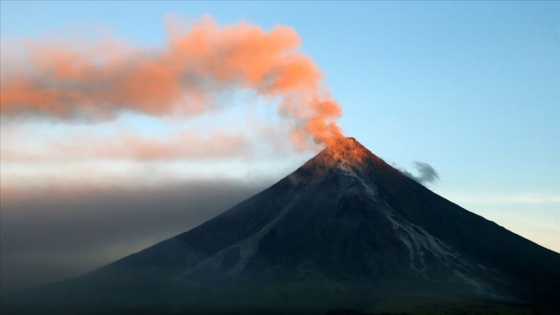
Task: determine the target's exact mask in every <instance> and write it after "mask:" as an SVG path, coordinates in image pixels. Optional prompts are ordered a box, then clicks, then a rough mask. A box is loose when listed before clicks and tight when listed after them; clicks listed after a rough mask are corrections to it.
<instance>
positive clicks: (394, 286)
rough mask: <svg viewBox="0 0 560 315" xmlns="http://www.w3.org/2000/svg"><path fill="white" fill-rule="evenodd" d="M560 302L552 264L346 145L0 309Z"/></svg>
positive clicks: (555, 258) (550, 306)
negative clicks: (185, 225) (209, 215)
mask: <svg viewBox="0 0 560 315" xmlns="http://www.w3.org/2000/svg"><path fill="white" fill-rule="evenodd" d="M559 300H560V254H558V253H555V252H553V251H550V250H548V249H545V248H543V247H541V246H539V245H537V244H535V243H533V242H531V241H528V240H526V239H524V238H522V237H520V236H518V235H516V234H514V233H512V232H510V231H508V230H506V229H504V228H503V227H501V226H499V225H497V224H495V223H493V222H491V221H488V220H486V219H484V218H482V217H480V216H478V215H475V214H473V213H471V212H469V211H467V210H465V209H463V208H461V207H459V206H457V205H455V204H453V203H452V202H449V201H448V200H446V199H444V198H442V197H440V196H438V195H436V194H435V193H433V192H431V191H430V190H428V189H427V188H425V187H424V186H422V185H420V184H419V183H417V182H416V181H414V180H412V179H410V178H408V177H406V176H404V175H403V174H402V173H401V172H400V171H398V170H396V169H394V168H393V167H391V166H390V165H388V164H387V163H385V162H384V161H383V160H381V159H380V158H378V157H377V156H375V155H374V154H373V153H371V152H370V151H369V150H367V149H366V148H364V147H363V146H362V145H361V144H360V143H359V142H358V141H356V140H355V139H353V138H342V139H340V140H338V141H337V142H335V143H333V144H332V145H331V146H330V147H328V148H326V149H324V150H323V151H322V152H321V153H319V154H318V155H317V156H315V157H314V158H312V159H311V160H309V161H308V162H307V163H305V164H304V165H303V166H302V167H300V168H299V169H297V170H296V171H295V172H293V173H292V174H290V175H288V176H287V177H285V178H283V179H282V180H280V181H279V182H278V183H276V184H274V185H273V186H271V187H270V188H268V189H266V190H264V191H263V192H261V193H259V194H257V195H255V196H253V197H252V198H250V199H247V200H245V201H243V202H241V203H240V204H238V205H236V206H235V207H233V208H231V209H229V210H228V211H226V212H224V213H222V214H221V215H219V216H217V217H215V218H214V219H212V220H209V221H207V222H206V223H204V224H202V225H200V226H198V227H196V228H194V229H192V230H190V231H188V232H185V233H183V234H180V235H178V236H176V237H173V238H171V239H168V240H166V241H163V242H161V243H158V244H156V245H154V246H152V247H150V248H147V249H145V250H143V251H141V252H139V253H136V254H133V255H130V256H128V257H125V258H123V259H121V260H119V261H117V262H114V263H112V264H110V265H107V266H105V267H103V268H101V269H99V270H96V271H94V272H92V273H89V274H86V275H84V276H81V277H78V278H74V279H70V280H67V281H63V282H60V283H56V284H51V285H48V286H45V287H42V288H39V289H36V290H34V291H31V292H28V293H27V295H26V296H25V297H21V296H20V297H18V298H17V299H14V300H13V301H9V302H10V303H7V302H6V301H4V302H6V303H4V304H5V305H4V306H5V308H4V309H5V310H7V311H9V312H13V313H17V311H22V312H25V311H30V312H33V311H37V312H41V313H45V312H49V311H52V312H53V313H56V312H59V311H60V310H65V311H66V312H71V313H92V314H93V313H105V314H107V313H109V314H121V313H127V314H128V313H160V314H161V313H166V314H167V313H169V314H200V313H210V314H220V313H227V314H231V313H240V314H248V313H259V314H262V313H264V314H268V313H281V314H283V313H288V312H292V313H298V314H301V313H317V314H324V313H328V312H333V313H336V312H337V311H336V310H341V309H352V310H356V311H360V312H368V311H371V312H373V311H375V310H382V309H383V310H385V312H388V313H390V312H391V310H395V308H392V307H394V306H399V307H403V305H404V307H406V305H412V306H411V307H414V305H416V304H415V303H420V304H422V305H426V303H427V304H430V305H432V304H433V305H435V304H438V305H440V304H441V303H442V301H454V302H453V303H458V304H459V306H457V305H455V304H454V305H455V306H453V307H455V309H456V307H459V308H465V309H469V308H471V307H474V306H476V305H478V306H480V305H481V303H482V304H483V306H482V307H486V306H487V305H492V307H495V306H496V305H498V306H497V307H505V308H507V309H509V308H510V307H513V308H521V309H522V310H523V311H527V312H529V313H530V312H532V311H537V312H541V311H542V312H548V311H550V312H553V311H555V310H558V308H557V307H558V304H557V303H558V302H557V301H559ZM23 301H25V302H23ZM418 301H420V302H418ZM445 303H448V302H445ZM384 307H385V308H384ZM441 311H442V312H446V309H443V310H441ZM447 311H449V309H447ZM405 312H412V313H414V312H415V311H414V309H412V311H410V308H409V309H406V311H405ZM483 312H484V311H483ZM6 314H7V313H6Z"/></svg>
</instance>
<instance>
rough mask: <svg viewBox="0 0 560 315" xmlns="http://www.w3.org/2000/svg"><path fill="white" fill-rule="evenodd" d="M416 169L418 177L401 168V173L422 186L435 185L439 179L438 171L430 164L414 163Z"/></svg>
mask: <svg viewBox="0 0 560 315" xmlns="http://www.w3.org/2000/svg"><path fill="white" fill-rule="evenodd" d="M414 167H415V168H416V171H417V172H418V175H414V174H412V173H410V172H409V171H407V170H405V169H402V168H399V171H401V173H403V174H404V175H405V176H407V177H409V178H412V179H414V180H415V181H417V182H419V183H420V184H422V185H425V184H431V183H434V182H435V181H437V180H438V179H439V175H438V173H437V172H436V170H435V169H434V168H433V167H432V166H431V165H430V164H428V163H424V162H414Z"/></svg>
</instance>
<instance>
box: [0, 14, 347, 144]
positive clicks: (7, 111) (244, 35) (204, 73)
mask: <svg viewBox="0 0 560 315" xmlns="http://www.w3.org/2000/svg"><path fill="white" fill-rule="evenodd" d="M166 24H167V31H168V40H167V43H166V45H165V46H164V47H163V48H159V49H150V50H148V49H140V48H136V47H131V46H130V45H126V44H123V43H121V42H118V41H116V40H111V39H104V40H98V41H95V42H92V43H80V44H76V43H72V42H70V41H69V40H57V41H51V42H49V43H38V42H30V41H27V42H25V43H24V45H23V46H22V47H23V49H22V51H21V52H22V53H21V54H19V56H18V57H15V58H14V57H12V58H8V57H5V58H3V59H2V69H3V73H2V84H1V87H0V88H1V98H0V108H1V115H2V116H16V115H25V114H30V115H32V116H41V117H49V118H58V119H68V120H69V119H75V118H83V117H85V118H87V119H90V120H107V119H111V118H114V117H115V116H117V115H118V114H119V112H122V111H133V112H138V113H143V114H146V115H151V116H164V115H172V114H180V115H183V116H186V117H189V116H191V117H192V116H196V115H200V114H202V113H204V112H206V111H208V110H210V109H212V110H216V109H217V108H216V107H215V106H214V105H215V104H214V103H213V102H214V101H215V100H214V96H215V95H216V94H217V93H218V92H219V91H223V90H225V89H231V88H238V89H247V90H252V91H254V92H255V93H256V94H257V95H259V96H262V97H264V98H266V99H270V100H276V99H277V100H279V102H278V112H279V114H280V115H281V116H282V117H284V118H287V119H289V120H290V121H291V122H292V125H293V127H292V140H293V142H294V143H295V144H297V145H305V143H306V142H307V141H309V139H311V138H312V139H313V140H314V141H315V142H319V143H324V144H329V143H331V142H332V140H333V139H335V138H337V137H339V136H340V135H341V134H340V130H339V128H338V126H337V124H336V122H335V120H336V119H337V118H338V117H340V116H341V108H340V106H339V105H338V104H337V103H336V102H335V101H334V100H332V99H331V98H330V96H329V92H328V90H327V88H326V87H325V86H324V85H323V83H322V79H323V75H322V73H321V72H320V70H319V69H318V68H317V66H316V65H315V64H314V62H313V60H311V58H310V57H309V56H306V55H304V54H302V53H301V52H298V51H297V49H298V47H299V45H300V39H299V36H298V34H297V33H296V32H295V31H294V30H293V29H292V28H289V27H284V26H276V27H274V28H273V29H271V30H270V31H265V30H263V29H262V28H260V27H258V26H255V25H251V24H249V23H245V22H243V23H239V24H236V25H231V26H226V27H221V26H219V25H217V23H216V22H215V21H214V20H213V19H212V18H211V17H208V16H207V17H203V18H202V19H200V20H198V21H196V22H195V23H193V24H191V25H189V26H187V27H185V26H184V25H182V24H180V23H177V21H173V20H170V19H167V23H166ZM8 52H10V51H9V50H8ZM3 53H5V52H3ZM9 55H18V54H13V53H12V54H9ZM17 65H19V66H17ZM4 69H6V70H4Z"/></svg>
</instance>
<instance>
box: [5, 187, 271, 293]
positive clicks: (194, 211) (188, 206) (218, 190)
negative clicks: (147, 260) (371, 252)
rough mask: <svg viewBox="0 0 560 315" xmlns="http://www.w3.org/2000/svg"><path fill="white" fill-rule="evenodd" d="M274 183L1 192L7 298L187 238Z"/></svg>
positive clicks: (61, 188) (52, 188)
mask: <svg viewBox="0 0 560 315" xmlns="http://www.w3.org/2000/svg"><path fill="white" fill-rule="evenodd" d="M271 182H272V179H267V180H260V181H253V182H249V181H241V180H233V179H225V178H222V179H214V180H191V181H181V182H174V183H166V184H164V185H158V186H148V185H144V186H141V187H138V186H136V187H134V188H115V187H104V186H92V187H88V186H84V185H83V184H81V185H72V186H58V187H55V186H50V187H48V188H33V189H29V190H27V191H19V192H16V191H14V192H13V193H10V191H9V190H7V189H5V188H6V187H2V190H1V193H2V211H1V212H0V216H1V220H0V244H1V246H0V270H1V272H0V274H1V281H0V283H1V290H0V291H1V292H2V294H4V293H8V292H10V291H14V290H18V289H22V288H26V287H31V286H35V285H39V284H41V283H45V282H50V281H56V280H61V279H64V278H68V277H72V276H76V275H79V274H82V273H85V272H89V271H92V270H93V269H95V268H98V267H101V266H103V265H105V264H108V263H110V262H113V261H115V260H117V259H119V258H122V257H124V256H127V255H129V254H132V253H134V252H136V251H139V250H142V249H144V248H146V247H148V246H151V245H153V244H155V243H157V242H160V241H162V240H164V239H167V238H170V237H173V236H175V235H177V234H179V233H182V232H185V231H187V230H189V229H191V228H193V227H195V226H197V225H199V224H201V223H203V222H204V221H207V220H209V219H211V218H212V217H214V216H216V215H218V214H220V213H221V212H223V211H224V210H227V209H228V208H230V207H231V206H233V205H235V204H236V203H238V202H240V201H242V200H243V199H245V198H248V197H250V196H252V195H254V194H255V193H257V192H258V191H260V190H262V189H264V188H265V187H266V186H267V185H269V184H270V183H271Z"/></svg>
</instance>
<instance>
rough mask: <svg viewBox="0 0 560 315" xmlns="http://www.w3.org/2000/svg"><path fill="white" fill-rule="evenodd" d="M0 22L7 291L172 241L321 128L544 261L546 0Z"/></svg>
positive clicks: (107, 12) (552, 163)
mask: <svg viewBox="0 0 560 315" xmlns="http://www.w3.org/2000/svg"><path fill="white" fill-rule="evenodd" d="M0 11H1V13H0V14H1V19H0V26H1V29H0V35H1V44H2V46H1V52H2V54H1V62H2V63H1V65H2V68H1V74H2V82H1V83H2V85H1V86H2V112H1V117H0V119H1V120H0V122H1V125H0V131H1V138H0V140H1V146H0V149H1V162H2V163H1V164H0V174H1V178H0V189H1V191H0V192H1V196H2V199H1V201H0V205H1V206H2V208H1V212H0V215H1V221H0V224H1V234H2V235H1V236H2V237H1V238H0V240H1V247H0V250H1V251H2V255H1V259H2V262H1V264H0V267H1V268H2V273H1V276H2V283H1V284H2V290H3V291H4V292H6V291H7V290H13V289H19V288H24V287H28V286H32V285H37V284H39V283H43V282H46V281H53V280H58V279H61V278H64V277H68V276H74V275H78V274H80V273H84V272H87V271H89V270H92V269H95V268H98V267H100V266H102V265H104V264H107V263H109V262H111V261H114V260H115V259H118V258H121V257H123V256H126V255H127V254H130V253H133V252H135V251H138V250H140V249H142V248H145V247H147V246H149V245H151V244H154V243H156V242H158V241H161V240H163V239H166V238H168V237H171V236H173V235H176V234H178V233H180V232H183V231H185V230H188V229H190V228H192V227H194V226H196V225H198V224H200V223H202V222H204V221H205V220H207V219H210V218H212V217H213V216H215V215H216V214H218V213H220V212H221V211H223V210H226V209H227V208H228V207H230V206H232V205H234V204H235V203H237V202H239V201H241V200H243V199H244V198H247V197H250V196H251V195H253V194H254V193H257V192H258V191H259V190H261V189H263V188H266V187H267V186H268V185H270V184H272V183H274V182H275V181H277V180H279V179H280V178H282V177H283V176H285V175H287V174H288V173H290V172H291V171H293V170H294V169H296V168H297V167H299V166H300V165H301V164H303V162H305V161H306V160H307V159H309V158H310V157H312V156H313V155H314V154H315V153H316V152H317V151H318V150H320V149H321V147H323V146H324V145H325V143H327V142H328V140H327V139H328V138H329V137H328V135H331V134H337V133H338V129H337V127H338V128H340V129H341V130H342V133H343V134H344V135H346V136H352V137H355V138H356V139H357V140H358V141H360V142H361V143H362V144H363V145H364V146H366V147H367V148H368V149H370V150H371V151H372V152H373V153H375V154H376V155H378V156H379V157H381V158H383V159H384V160H385V161H387V162H389V163H391V164H392V165H394V166H396V167H398V168H400V169H402V170H404V171H406V172H409V173H410V174H412V176H417V177H420V176H422V175H423V174H420V173H418V171H421V170H422V168H419V169H416V168H415V167H417V166H419V165H420V166H422V165H424V166H429V167H433V169H434V170H435V171H436V172H437V174H438V175H439V179H438V180H437V181H432V182H431V183H429V184H426V185H427V186H428V188H429V189H431V190H432V191H434V192H436V193H438V194H440V195H442V196H444V197H446V198H448V199H449V200H451V201H453V202H455V203H457V204H459V205H461V206H462V207H464V208H466V209H468V210H469V211H472V212H474V213H476V214H479V215H482V216H484V217H485V218H487V219H489V220H492V221H495V222H496V223H498V224H499V225H502V226H504V227H506V228H507V229H509V230H511V231H513V232H515V233H517V234H520V235H522V236H524V237H526V238H528V239H530V240H532V241H534V242H536V243H538V244H540V245H542V246H545V247H547V248H549V249H552V250H554V251H557V252H560V241H558V240H559V239H560V166H559V164H558V161H560V146H559V145H558V143H560V123H559V122H560V89H559V88H558V87H560V3H558V2H536V1H532V2H281V1H278V2H165V1H158V2H148V1H138V2H134V1H123V2H108V1H99V2H97V1H91V2H86V1H80V2H43V1H38V2H34V1H21V2H20V1H2V2H1V10H0ZM197 36H198V37H197ZM196 38H198V39H197V40H199V41H196V40H195V39H196ZM232 38H233V40H232ZM190 40H192V41H190ZM193 43H194V44H193ZM195 44H196V45H195ZM189 45H190V46H189ZM197 45H198V46H197ZM185 47H187V48H185ZM189 47H191V48H192V47H201V48H200V49H201V51H204V49H205V48H208V47H212V49H213V50H211V51H210V52H208V51H205V53H200V54H195V53H194V52H192V51H190V50H189V49H191V48H189ZM258 47H261V48H262V47H266V49H261V48H258ZM185 51H186V52H185ZM214 51H218V52H219V53H214ZM255 51H258V52H259V53H258V54H257V55H255V54H254V52H255ZM177 60H179V61H180V62H184V60H187V61H188V62H187V63H188V64H189V67H190V68H189V67H186V66H185V68H181V67H183V66H181V67H179V68H180V70H176V69H177V67H175V65H176V63H174V62H177ZM270 73H272V74H273V75H268V74H270ZM263 74H267V75H263ZM44 87H48V88H49V89H50V90H48V91H49V93H50V94H40V93H43V91H44V89H41V88H44ZM173 87H175V88H173ZM181 89H182V90H181ZM14 91H16V92H18V93H19V94H17V93H15V92H14ZM21 91H24V92H25V93H24V94H22V92H21ZM177 91H182V92H185V91H187V92H186V93H182V94H181V93H179V94H178V93H177ZM185 94H187V95H185ZM14 95H16V96H17V95H26V97H27V98H26V99H25V100H24V101H21V99H18V98H16V97H15V96H14ZM37 95H40V96H41V97H39V99H40V100H41V101H37ZM45 95H47V96H48V97H49V98H48V100H49V101H45ZM17 97H20V96H17ZM78 103H79V104H80V105H76V104H78ZM313 139H314V140H315V141H313Z"/></svg>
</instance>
